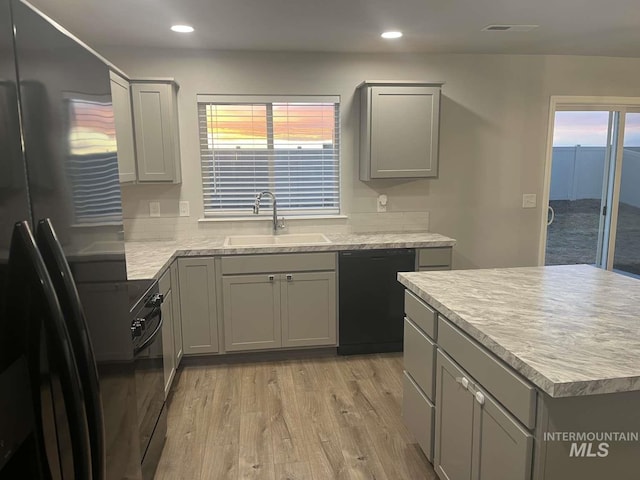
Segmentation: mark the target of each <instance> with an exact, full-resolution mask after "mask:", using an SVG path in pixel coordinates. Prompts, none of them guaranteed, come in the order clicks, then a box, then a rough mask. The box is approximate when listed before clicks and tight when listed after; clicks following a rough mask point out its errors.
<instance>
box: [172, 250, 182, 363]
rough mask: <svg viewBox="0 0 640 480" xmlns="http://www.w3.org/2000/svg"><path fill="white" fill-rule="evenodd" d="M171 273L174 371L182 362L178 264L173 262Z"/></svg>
mask: <svg viewBox="0 0 640 480" xmlns="http://www.w3.org/2000/svg"><path fill="white" fill-rule="evenodd" d="M170 271H171V300H172V302H173V353H174V357H175V362H176V369H177V368H178V366H179V365H180V361H181V360H182V354H183V348H182V317H181V315H180V284H179V276H178V262H173V263H172V264H171V267H170Z"/></svg>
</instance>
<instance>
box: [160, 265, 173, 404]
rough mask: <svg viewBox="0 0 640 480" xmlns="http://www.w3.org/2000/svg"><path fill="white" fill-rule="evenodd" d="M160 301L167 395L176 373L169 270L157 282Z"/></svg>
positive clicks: (165, 391) (165, 393) (165, 390)
mask: <svg viewBox="0 0 640 480" xmlns="http://www.w3.org/2000/svg"><path fill="white" fill-rule="evenodd" d="M158 284H159V285H158V286H159V288H160V293H161V294H162V295H163V297H164V301H163V302H162V306H161V309H162V361H163V365H164V396H165V398H166V397H167V395H169V390H170V389H171V383H172V382H173V377H174V376H175V373H176V361H175V351H174V339H173V306H174V305H173V297H172V294H171V293H172V292H171V272H170V271H168V270H167V271H166V272H165V273H164V275H162V277H161V278H160V281H159V282H158Z"/></svg>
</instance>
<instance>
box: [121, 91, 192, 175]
mask: <svg viewBox="0 0 640 480" xmlns="http://www.w3.org/2000/svg"><path fill="white" fill-rule="evenodd" d="M131 96H132V103H133V119H134V132H135V146H136V158H137V176H138V181H139V182H171V183H180V181H181V173H180V144H179V138H178V109H177V103H178V102H177V85H176V84H175V83H174V82H172V81H164V82H160V81H140V80H132V81H131Z"/></svg>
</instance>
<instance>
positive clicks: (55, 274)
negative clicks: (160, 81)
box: [0, 0, 142, 480]
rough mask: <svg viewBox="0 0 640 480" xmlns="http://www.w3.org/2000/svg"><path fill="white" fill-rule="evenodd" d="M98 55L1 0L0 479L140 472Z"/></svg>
mask: <svg viewBox="0 0 640 480" xmlns="http://www.w3.org/2000/svg"><path fill="white" fill-rule="evenodd" d="M113 116H114V113H113V108H112V103H111V90H110V81H109V67H108V66H107V65H106V64H105V62H104V61H103V60H102V59H101V58H100V57H98V56H97V55H95V54H94V53H92V52H91V51H90V50H88V49H87V48H85V47H84V46H83V45H81V44H80V43H79V42H78V41H76V40H75V39H73V38H72V37H71V36H70V35H68V34H67V33H66V32H64V30H63V29H61V28H60V27H59V26H57V25H56V24H54V23H52V22H51V21H49V20H48V19H46V18H45V17H44V16H43V15H41V14H40V13H38V12H37V11H35V10H34V9H33V8H32V7H31V6H29V5H28V4H26V3H23V2H20V1H18V0H0V480H5V479H64V480H71V479H78V480H84V479H93V480H103V479H118V480H119V479H123V478H127V479H139V478H142V473H141V465H140V462H141V452H140V441H139V434H138V425H137V423H138V420H137V417H136V398H135V379H134V358H133V350H132V346H131V345H132V344H131V329H130V326H131V322H130V318H129V305H130V298H129V297H128V290H127V281H126V278H127V275H126V261H125V252H124V241H123V239H124V236H123V224H122V205H121V195H120V185H119V181H118V165H117V146H116V139H115V126H114V118H113Z"/></svg>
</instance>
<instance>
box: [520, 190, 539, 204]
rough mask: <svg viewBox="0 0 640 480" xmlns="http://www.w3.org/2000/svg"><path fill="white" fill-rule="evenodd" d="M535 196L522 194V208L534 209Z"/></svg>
mask: <svg viewBox="0 0 640 480" xmlns="http://www.w3.org/2000/svg"><path fill="white" fill-rule="evenodd" d="M536 201H537V198H536V194H535V193H524V194H523V195H522V208H536Z"/></svg>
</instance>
